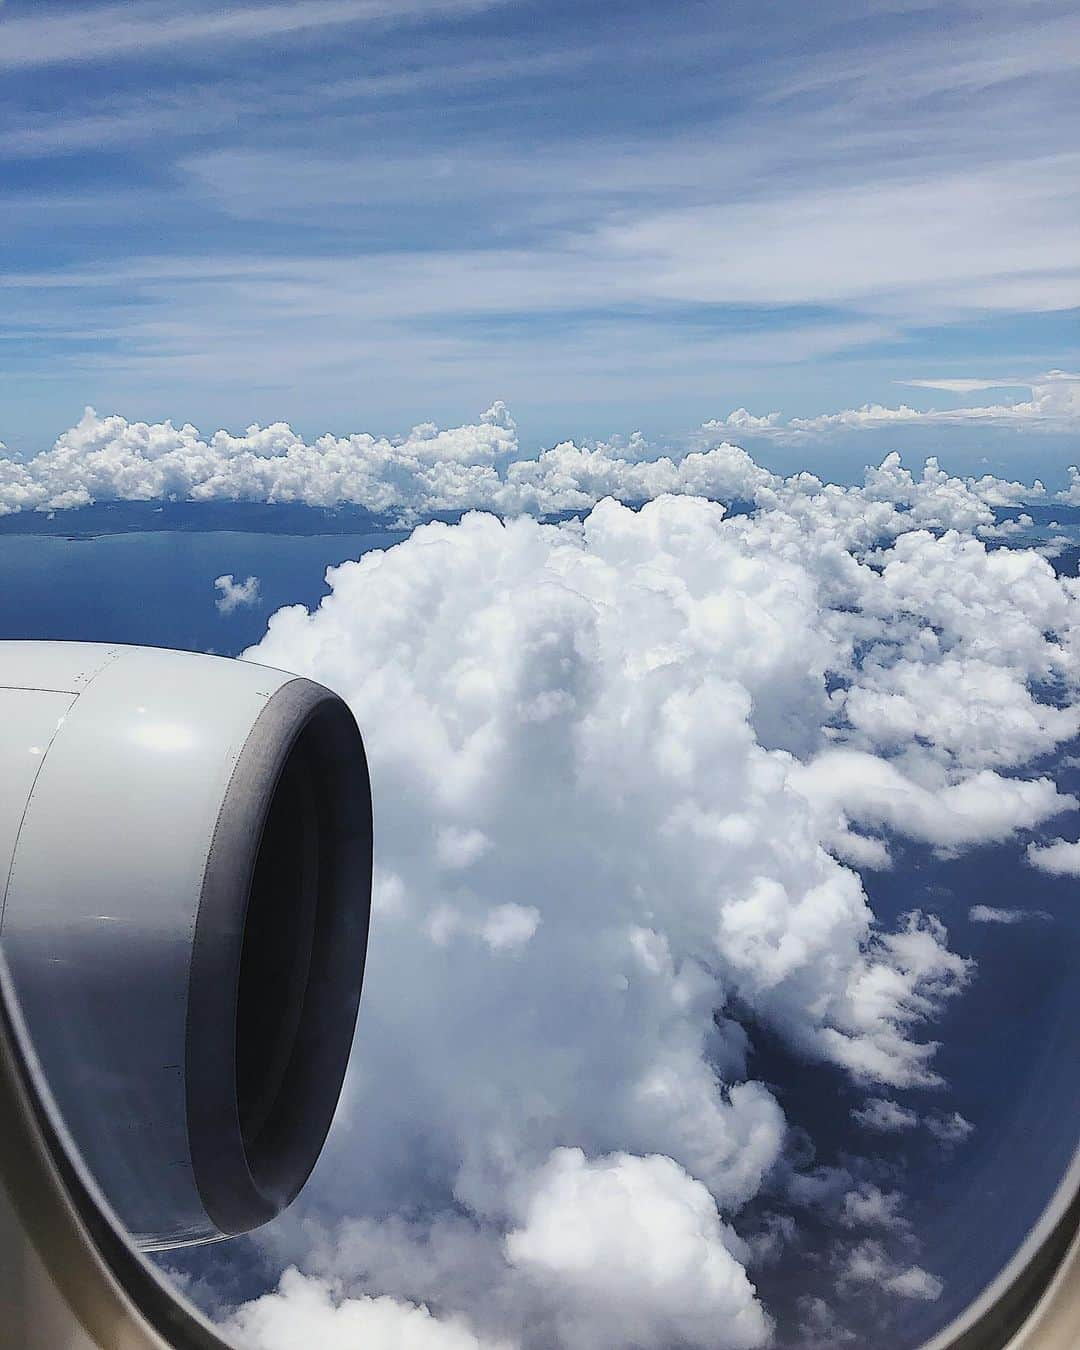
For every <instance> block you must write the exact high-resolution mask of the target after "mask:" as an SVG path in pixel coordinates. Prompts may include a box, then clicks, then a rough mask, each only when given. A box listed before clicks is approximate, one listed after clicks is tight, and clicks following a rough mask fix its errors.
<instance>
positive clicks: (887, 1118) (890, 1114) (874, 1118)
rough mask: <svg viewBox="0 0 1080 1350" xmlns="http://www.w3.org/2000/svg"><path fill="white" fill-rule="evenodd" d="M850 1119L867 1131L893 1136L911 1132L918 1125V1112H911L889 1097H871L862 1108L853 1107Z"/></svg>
mask: <svg viewBox="0 0 1080 1350" xmlns="http://www.w3.org/2000/svg"><path fill="white" fill-rule="evenodd" d="M851 1118H852V1120H854V1121H855V1122H856V1124H858V1125H862V1126H863V1128H864V1129H867V1130H880V1131H882V1132H883V1133H886V1134H895V1133H898V1132H900V1131H901V1130H913V1129H914V1128H915V1127H916V1125H918V1123H919V1116H918V1112H916V1111H911V1110H909V1109H908V1107H906V1106H901V1105H900V1103H899V1102H894V1101H893V1100H892V1098H890V1097H871V1098H869V1099H868V1100H867V1101H866V1102H865V1103H864V1104H863V1105H862V1106H858V1107H855V1108H854V1109H853V1110H852V1112H851Z"/></svg>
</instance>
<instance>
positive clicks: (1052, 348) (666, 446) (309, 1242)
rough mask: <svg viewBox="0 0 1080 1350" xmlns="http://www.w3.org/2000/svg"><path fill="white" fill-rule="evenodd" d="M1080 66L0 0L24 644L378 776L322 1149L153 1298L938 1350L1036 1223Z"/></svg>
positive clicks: (652, 1338) (828, 0)
mask: <svg viewBox="0 0 1080 1350" xmlns="http://www.w3.org/2000/svg"><path fill="white" fill-rule="evenodd" d="M1078 65H1080V16H1078V15H1077V13H1076V12H1075V6H1073V5H1071V4H1065V3H1059V2H1058V0H1021V2H1019V3H1018V2H1017V0H1008V2H1007V3H1006V2H1005V0H1002V2H1001V3H997V2H995V0H988V2H987V3H983V4H979V5H974V4H963V3H934V2H933V0H860V2H859V3H855V2H854V0H825V2H824V3H822V4H815V5H807V4H803V3H789V2H787V0H784V2H783V3H778V4H775V5H764V6H763V5H761V4H760V3H757V2H756V0H755V2H754V3H750V0H746V2H745V3H743V0H735V2H733V3H730V4H725V5H718V4H706V3H700V2H699V0H688V2H687V3H682V4H678V5H675V4H670V5H657V4H655V3H645V0H617V2H616V0H612V2H611V3H600V2H597V3H591V4H589V3H569V2H564V0H549V2H547V3H543V4H541V3H531V2H527V0H264V2H263V3H247V4H245V3H238V4H235V5H232V6H229V7H222V6H212V5H209V4H205V3H199V2H198V0H177V3H174V4H168V5H166V4H163V3H156V0H138V2H137V3H130V4H122V5H121V4H115V3H112V4H110V3H97V4H93V3H91V4H68V3H59V2H57V0H41V2H40V3H29V0H5V2H4V3H2V4H0V109H2V115H0V160H2V167H0V213H2V214H0V240H2V241H3V242H2V244H0V253H2V258H3V263H2V266H0V291H2V300H0V441H2V442H3V448H0V575H2V577H3V579H4V582H5V584H4V585H3V586H0V634H2V635H3V636H11V637H14V636H23V637H39V638H69V639H92V640H101V641H134V642H148V643H152V644H154V643H161V644H165V645H177V646H181V647H191V648H194V649H197V650H217V651H220V652H224V653H227V654H231V655H239V656H241V657H242V658H243V659H248V660H255V661H262V662H266V663H268V664H271V665H276V666H279V667H281V668H283V669H288V670H294V671H297V672H299V673H302V674H305V675H308V676H310V677H312V678H314V679H317V680H320V681H322V682H324V683H326V684H327V685H329V686H330V687H332V688H334V689H335V690H337V691H338V692H340V693H341V694H342V696H343V697H344V698H346V700H347V701H348V702H349V704H350V706H351V707H352V709H353V711H354V712H355V714H356V716H357V719H358V723H359V725H360V726H361V728H362V731H363V734H364V737H365V743H366V746H367V752H368V757H369V761H370V764H371V770H372V778H373V783H374V798H375V819H376V869H375V886H374V906H375V912H374V919H373V926H372V946H371V952H370V960H369V964H368V975H367V987H366V990H365V995H364V1001H363V1005H362V1009H361V1018H360V1023H359V1032H358V1037H357V1041H356V1044H355V1046H354V1055H353V1060H352V1063H351V1067H350V1074H349V1078H348V1080H347V1084H346V1090H345V1093H344V1096H343V1100H342V1104H341V1108H340V1110H339V1113H338V1117H337V1119H336V1121H335V1127H334V1131H333V1133H332V1135H331V1139H330V1142H329V1145H328V1147H327V1150H326V1153H325V1154H324V1157H323V1160H322V1161H321V1162H320V1164H319V1167H318V1169H317V1170H316V1173H315V1175H314V1177H313V1179H312V1182H311V1184H310V1186H309V1187H308V1188H307V1189H306V1190H305V1192H304V1194H303V1196H302V1198H301V1200H300V1202H298V1204H297V1205H296V1206H295V1207H293V1209H292V1210H290V1211H289V1212H288V1213H287V1214H286V1215H285V1216H283V1217H282V1218H281V1219H280V1220H279V1221H277V1222H276V1223H275V1224H273V1225H271V1226H269V1227H268V1228H267V1229H266V1230H264V1231H262V1232H260V1233H259V1234H257V1235H255V1236H253V1237H251V1238H247V1239H238V1240H237V1241H236V1242H232V1243H226V1244H224V1245H222V1246H219V1247H215V1248H208V1249H206V1250H201V1251H194V1252H192V1253H188V1254H187V1255H186V1256H185V1255H183V1254H181V1255H174V1256H173V1257H171V1258H170V1260H171V1265H170V1269H171V1270H172V1272H173V1273H174V1275H175V1276H176V1278H177V1279H178V1280H179V1281H180V1282H181V1284H182V1285H183V1287H184V1288H186V1289H187V1290H188V1291H189V1292H190V1293H191V1295H192V1297H193V1298H195V1299H197V1301H198V1302H199V1303H200V1305H201V1306H203V1307H204V1308H206V1309H207V1310H209V1312H210V1314H211V1315H212V1316H213V1317H214V1318H215V1319H216V1320H217V1321H218V1322H219V1323H221V1324H222V1325H224V1326H226V1327H228V1328H229V1330H230V1332H231V1333H232V1334H234V1335H235V1336H236V1337H237V1339H238V1342H239V1343H241V1344H243V1345H245V1346H252V1347H255V1348H256V1350H279V1347H280V1348H281V1350H291V1347H292V1346H294V1345H296V1344H299V1343H304V1344H306V1343H313V1344H319V1345H321V1346H324V1347H326V1350H336V1347H337V1346H339V1345H340V1346H341V1347H342V1348H343V1350H354V1347H355V1345H356V1344H358V1343H361V1342H362V1343H363V1344H364V1345H365V1346H370V1347H372V1350H384V1348H385V1350H400V1347H405V1348H406V1350H550V1347H551V1346H558V1347H559V1350H593V1347H595V1346H598V1345H603V1346H609V1347H612V1350H618V1348H619V1347H622V1348H623V1350H676V1348H677V1350H826V1348H828V1350H837V1347H843V1346H845V1345H849V1344H851V1345H857V1344H859V1343H867V1342H868V1341H869V1340H870V1339H873V1338H875V1337H876V1338H877V1341H876V1343H881V1344H882V1345H883V1347H886V1346H887V1350H910V1348H911V1347H913V1346H915V1345H917V1344H919V1343H921V1341H922V1340H923V1339H924V1338H925V1337H926V1336H927V1335H928V1334H930V1333H931V1332H932V1331H933V1330H935V1329H937V1328H939V1327H941V1326H942V1325H943V1324H944V1323H945V1322H947V1321H948V1320H950V1319H951V1318H952V1317H953V1316H955V1315H956V1314H957V1313H958V1312H960V1311H961V1310H962V1309H963V1308H964V1307H965V1306H966V1304H967V1303H968V1302H969V1300H970V1298H971V1297H972V1296H973V1295H974V1294H975V1293H976V1292H977V1291H978V1290H979V1289H981V1288H983V1287H984V1286H985V1284H986V1282H987V1280H989V1279H990V1278H991V1277H992V1276H993V1274H994V1273H995V1272H996V1270H998V1269H999V1268H1000V1266H1001V1264H1002V1263H1003V1262H1004V1261H1005V1260H1006V1259H1007V1258H1008V1256H1009V1255H1010V1253H1011V1252H1012V1251H1013V1250H1014V1249H1015V1246H1016V1244H1017V1242H1018V1241H1019V1240H1020V1238H1021V1237H1022V1235H1023V1234H1024V1232H1026V1231H1027V1229H1028V1227H1029V1226H1030V1224H1031V1222H1032V1221H1033V1220H1034V1218H1035V1217H1036V1215H1037V1213H1038V1211H1039V1209H1040V1207H1041V1205H1042V1204H1043V1202H1044V1201H1045V1200H1046V1199H1047V1198H1048V1196H1049V1194H1050V1192H1051V1190H1052V1189H1053V1186H1054V1184H1055V1181H1056V1179H1057V1178H1058V1177H1059V1176H1060V1175H1061V1173H1062V1171H1063V1169H1064V1167H1065V1165H1066V1163H1067V1161H1068V1158H1069V1157H1070V1156H1071V1153H1072V1150H1073V1147H1074V1144H1075V1137H1074V1131H1073V1129H1072V1124H1071V1123H1072V1122H1074V1121H1075V1120H1076V1094H1077V1089H1078V1086H1080V1080H1078V1079H1077V1078H1076V1076H1075V1074H1072V1075H1070V1074H1069V1073H1068V1072H1066V1073H1062V1072H1061V1066H1062V1064H1065V1065H1075V1064H1076V1063H1077V1062H1078V1057H1077V1054H1076V1043H1075V1036H1076V1030H1075V1029H1076V1028H1077V1027H1080V1017H1078V1016H1077V999H1078V995H1080V982H1078V981H1077V978H1076V973H1075V972H1076V971H1077V970H1078V969H1080V961H1078V960H1076V959H1074V958H1075V956H1076V953H1077V941H1078V939H1077V928H1076V923H1077V915H1076V907H1075V904H1073V903H1072V899H1071V897H1072V894H1073V888H1074V887H1075V884H1076V878H1077V877H1078V876H1080V842H1077V838H1076V836H1077V833H1078V826H1077V809H1078V801H1080V580H1078V579H1077V577H1076V575H1075V573H1076V570H1077V558H1078V556H1080V469H1078V468H1076V467H1072V466H1076V465H1077V463H1078V461H1080V444H1078V432H1080V331H1078V328H1077V323H1076V320H1077V312H1078V310H1080V233H1078V231H1077V227H1076V221H1077V220H1078V219H1080V209H1078V208H1080V201H1078V200H1077V199H1078V197H1080V186H1078V185H1080V172H1078V170H1080V154H1078V152H1077V150H1076V148H1075V140H1076V138H1075V127H1076V125H1077V123H1078V120H1080V118H1078V114H1080V106H1078V105H1080V82H1078V81H1077V80H1076V73H1077V66H1078ZM348 531H352V533H349V532H348ZM1003 1010H1004V1012H1003ZM988 1029H992V1031H993V1034H992V1035H989V1034H988ZM1063 1122H1064V1124H1063ZM972 1233H975V1234H976V1235H977V1240H973V1238H972Z"/></svg>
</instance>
